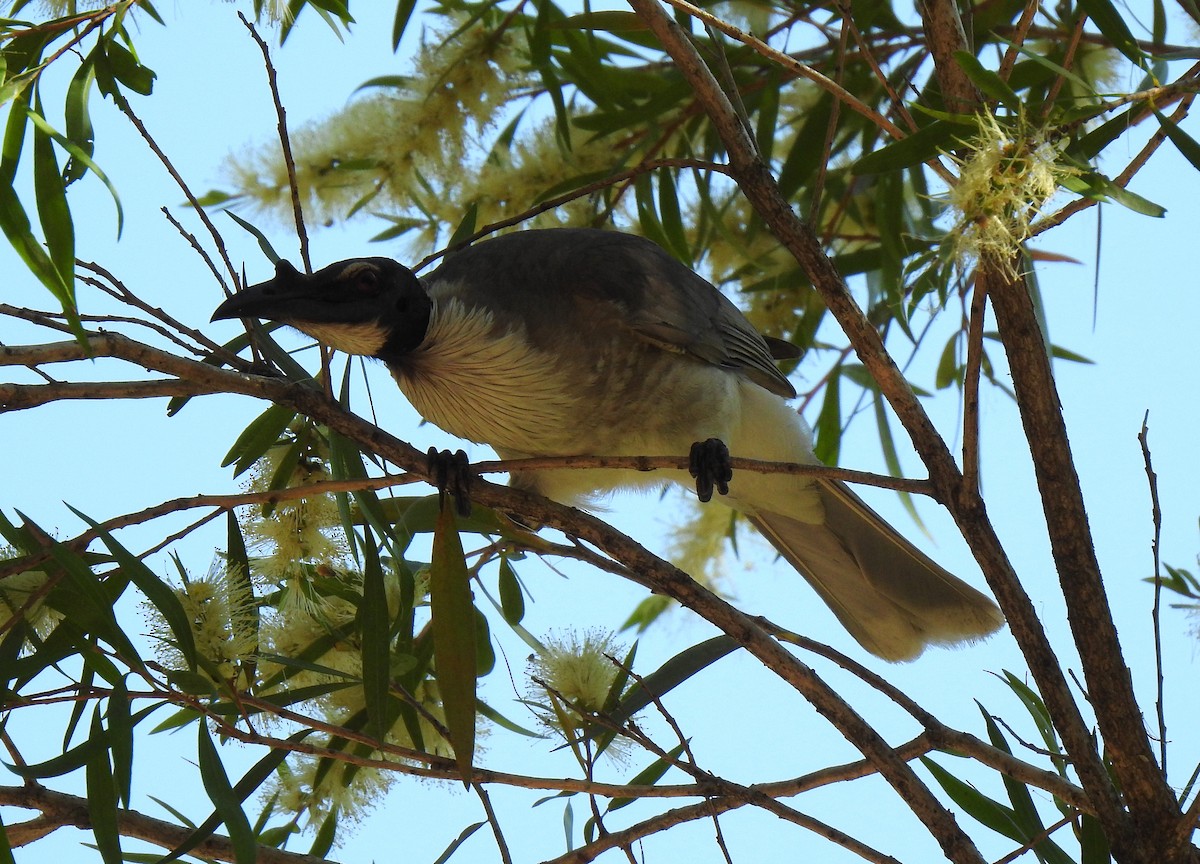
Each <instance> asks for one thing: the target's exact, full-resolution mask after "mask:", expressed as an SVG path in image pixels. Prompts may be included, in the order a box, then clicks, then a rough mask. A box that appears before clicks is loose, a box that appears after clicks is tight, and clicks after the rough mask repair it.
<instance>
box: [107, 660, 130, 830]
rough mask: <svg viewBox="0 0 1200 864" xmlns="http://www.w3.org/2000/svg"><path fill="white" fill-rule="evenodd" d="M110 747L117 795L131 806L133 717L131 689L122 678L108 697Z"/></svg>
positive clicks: (125, 803) (126, 804)
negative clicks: (131, 712)
mask: <svg viewBox="0 0 1200 864" xmlns="http://www.w3.org/2000/svg"><path fill="white" fill-rule="evenodd" d="M107 716H108V733H109V749H110V752H111V753H112V772H113V782H114V784H115V786H116V790H117V797H118V799H119V800H120V801H122V802H123V803H124V805H125V806H126V807H129V798H130V794H131V790H132V788H133V718H132V717H131V716H130V713H129V690H128V688H127V687H126V686H125V679H124V678H120V679H118V681H117V684H116V685H115V686H114V687H113V690H112V693H111V694H110V695H109V697H108V714H107Z"/></svg>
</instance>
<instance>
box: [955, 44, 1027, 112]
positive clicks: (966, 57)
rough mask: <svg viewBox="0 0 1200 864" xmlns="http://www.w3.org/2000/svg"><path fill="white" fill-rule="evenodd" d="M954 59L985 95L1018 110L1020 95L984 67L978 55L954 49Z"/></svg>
mask: <svg viewBox="0 0 1200 864" xmlns="http://www.w3.org/2000/svg"><path fill="white" fill-rule="evenodd" d="M954 59H955V60H956V61H957V62H958V65H959V68H961V69H962V70H963V72H965V73H967V77H968V78H970V79H971V82H972V83H973V84H974V85H975V86H976V87H978V88H979V89H980V90H982V91H983V94H984V95H985V96H991V97H992V98H993V99H995V100H996V101H997V102H999V103H1000V104H1001V105H1003V106H1004V107H1005V108H1007V109H1008V110H1010V111H1019V110H1020V108H1021V97H1019V96H1018V95H1017V94H1016V92H1015V91H1014V90H1013V89H1012V88H1011V87H1009V86H1008V82H1007V81H1005V80H1004V79H1003V78H1001V77H1000V76H999V75H997V74H996V73H995V72H993V71H992V70H991V69H986V68H984V65H983V64H982V63H980V62H979V58H978V57H976V56H975V55H974V54H971V53H970V52H968V51H955V52H954Z"/></svg>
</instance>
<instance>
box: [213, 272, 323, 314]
mask: <svg viewBox="0 0 1200 864" xmlns="http://www.w3.org/2000/svg"><path fill="white" fill-rule="evenodd" d="M313 287H314V286H313V285H312V280H311V277H308V276H305V275H304V274H303V273H301V272H300V271H299V270H297V269H296V268H295V267H293V266H292V265H291V264H289V263H288V262H287V261H283V260H280V261H279V262H278V263H277V264H276V265H275V278H274V279H269V280H267V281H266V282H260V283H258V284H257V285H251V286H250V287H249V288H246V289H245V290H243V291H239V292H238V293H236V294H234V295H233V296H232V297H230V298H229V299H227V300H226V301H225V302H224V303H222V304H221V305H220V306H218V307H217V310H216V311H215V312H213V314H212V318H211V319H209V320H211V321H220V320H222V319H225V318H263V319H265V320H267V321H279V320H282V319H284V318H295V317H297V314H296V313H297V311H298V307H301V308H302V307H303V306H304V305H306V304H305V301H306V300H311V299H313Z"/></svg>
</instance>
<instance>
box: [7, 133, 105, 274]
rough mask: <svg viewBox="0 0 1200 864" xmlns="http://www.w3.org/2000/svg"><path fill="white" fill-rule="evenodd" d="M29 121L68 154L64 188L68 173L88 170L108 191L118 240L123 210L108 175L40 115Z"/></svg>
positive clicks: (89, 152)
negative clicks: (114, 216) (115, 214)
mask: <svg viewBox="0 0 1200 864" xmlns="http://www.w3.org/2000/svg"><path fill="white" fill-rule="evenodd" d="M29 119H30V120H32V121H33V124H34V126H36V127H37V128H38V129H41V130H42V131H44V132H45V133H46V134H47V135H49V136H50V137H51V138H53V139H54V140H55V141H56V142H58V144H59V146H61V147H62V148H63V149H64V150H66V151H67V153H69V154H70V156H71V161H70V162H69V163H68V164H67V167H66V168H65V169H64V172H63V175H62V180H61V182H62V183H63V185H64V187H65V186H66V185H67V184H69V183H71V182H72V180H71V179H70V176H69V172H73V171H76V170H78V171H79V173H80V174H81V175H82V171H83V170H84V169H86V170H90V171H91V172H92V173H93V174H95V175H96V177H97V178H99V180H100V182H101V183H103V184H104V187H105V188H106V189H107V190H108V194H109V195H110V196H111V197H112V200H113V204H114V206H116V208H117V237H118V238H120V236H121V232H122V231H123V230H124V227H125V210H124V208H123V207H122V206H121V198H120V196H119V195H118V194H117V187H116V186H114V185H113V183H112V181H111V180H109V179H108V175H107V174H105V173H104V172H103V171H101V170H100V166H99V165H97V164H96V163H95V162H93V161H92V156H91V151H90V150H89V149H88V148H84V147H81V146H80V145H79V144H77V143H76V142H74V141H72V140H70V138H68V137H65V136H64V135H63V134H62V133H61V132H59V131H58V130H57V129H55V128H54V127H53V126H51V125H50V124H49V123H47V122H46V118H44V117H42V116H41V115H39V114H36V113H33V112H30V114H29ZM81 134H82V133H81ZM73 166H82V168H79V169H76V168H74V167H73ZM73 267H74V262H72V273H73V272H74V269H73Z"/></svg>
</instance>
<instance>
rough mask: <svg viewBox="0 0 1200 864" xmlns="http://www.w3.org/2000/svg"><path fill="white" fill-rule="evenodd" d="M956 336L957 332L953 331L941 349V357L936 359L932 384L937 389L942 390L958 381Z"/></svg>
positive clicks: (957, 335)
mask: <svg viewBox="0 0 1200 864" xmlns="http://www.w3.org/2000/svg"><path fill="white" fill-rule="evenodd" d="M958 337H959V334H958V333H955V334H954V335H953V336H951V337H950V338H949V339H948V340H947V341H946V347H945V348H943V349H942V357H941V359H940V360H939V361H938V366H937V373H936V374H935V375H934V378H933V383H934V386H935V387H937V388H938V389H939V390H944V389H945V388H947V387H949V386H950V385H951V384H954V383H955V382H958V381H959V377H958V373H959V368H960V367H959V365H958Z"/></svg>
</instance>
